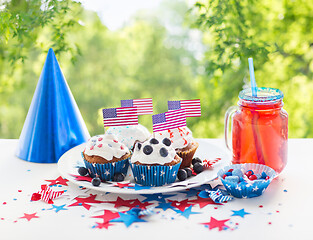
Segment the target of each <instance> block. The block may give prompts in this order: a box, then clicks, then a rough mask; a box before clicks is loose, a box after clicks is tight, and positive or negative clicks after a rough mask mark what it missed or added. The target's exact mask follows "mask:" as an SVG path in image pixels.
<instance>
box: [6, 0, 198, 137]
mask: <svg viewBox="0 0 313 240" xmlns="http://www.w3.org/2000/svg"><path fill="white" fill-rule="evenodd" d="M27 2H28V1H27ZM62 2H63V1H57V4H61V3H62ZM64 2H65V3H64V4H67V3H69V5H68V6H70V10H68V11H70V12H71V13H70V16H73V18H74V17H75V21H76V22H77V23H78V24H73V25H71V26H70V30H68V31H66V33H65V34H66V40H67V42H68V43H70V44H71V45H76V44H78V45H79V50H80V55H77V56H76V60H75V62H74V63H72V62H71V58H72V56H73V53H70V52H68V51H67V50H68V47H66V48H62V51H59V55H57V58H58V60H59V64H60V66H61V69H62V71H63V74H64V75H65V77H66V79H67V82H68V84H69V86H70V88H71V91H72V93H73V95H74V97H75V99H76V102H77V104H78V106H79V109H80V111H81V113H82V116H83V118H84V120H85V122H86V125H87V128H88V130H89V132H90V134H91V135H94V134H99V133H102V132H103V131H104V130H103V124H102V118H101V114H100V112H101V111H100V110H101V108H109V107H118V106H120V100H121V99H131V98H144V97H153V102H154V106H155V108H154V109H155V112H156V113H159V112H164V111H166V110H167V100H173V99H178V98H179V97H182V98H189V97H195V96H196V92H195V91H194V84H193V81H194V75H195V74H194V72H195V71H196V70H195V69H196V68H197V61H196V60H195V58H194V56H193V53H192V52H191V51H189V50H186V49H185V48H184V47H183V45H184V43H185V42H189V41H188V37H189V35H190V34H189V31H192V30H191V29H189V28H187V27H183V28H181V25H182V24H183V21H184V14H185V12H186V11H187V10H188V7H187V5H186V4H185V3H184V2H180V3H183V4H182V5H180V7H179V8H178V9H175V8H174V7H175V4H174V5H173V4H171V5H170V6H164V8H165V9H163V10H164V11H168V13H169V17H172V15H171V13H175V14H176V15H178V16H179V17H180V19H178V21H177V23H176V25H177V24H179V28H180V29H181V30H180V32H179V34H170V33H168V30H167V28H166V27H165V26H164V24H163V22H162V21H161V20H163V19H161V18H158V14H157V12H155V13H153V14H152V15H147V14H146V13H138V14H137V15H136V16H135V17H134V18H133V19H132V20H131V21H130V23H129V24H127V25H126V26H125V27H123V28H122V29H119V30H117V31H110V30H108V29H107V27H106V26H104V25H103V23H102V22H101V21H100V19H99V17H98V15H97V14H96V13H94V12H91V11H87V10H84V9H83V8H82V7H81V6H80V5H79V4H76V3H70V2H69V1H64ZM176 6H177V4H176ZM168 7H169V8H172V9H168ZM163 10H162V9H159V11H162V12H163ZM5 11H8V12H10V11H9V10H7V9H5ZM36 14H37V17H38V18H40V12H39V13H36ZM64 17H66V18H68V17H69V16H67V15H66V16H63V15H58V16H55V19H54V20H53V21H52V22H54V23H57V22H59V21H60V22H62V19H63V18H64ZM31 21H33V20H31ZM0 24H1V23H0ZM38 28H39V30H38V32H37V35H36V36H35V37H34V38H32V41H33V46H31V45H29V46H24V48H25V50H24V51H25V52H27V58H23V60H24V64H21V63H20V61H17V62H16V63H15V70H14V71H11V72H10V73H9V72H1V75H0V78H1V88H2V92H1V100H0V119H1V120H0V136H1V137H2V138H18V137H19V134H20V131H21V129H22V126H23V122H24V119H25V117H26V114H27V110H28V108H29V105H30V103H31V99H32V95H33V93H34V90H35V87H36V83H37V81H38V79H39V75H40V72H41V69H42V67H43V64H44V61H45V56H46V53H47V51H48V49H49V48H50V47H53V49H54V50H55V49H56V46H58V41H59V38H58V36H59V35H60V34H54V31H55V28H56V26H55V25H50V24H47V25H45V26H43V27H38ZM61 30H62V28H61ZM51 36H52V37H51ZM12 38H14V37H12ZM13 40H14V39H13ZM165 42H167V46H165V45H164V43H165ZM177 45H180V47H177ZM16 48H17V47H16V46H15V45H14V43H12V42H11V41H9V42H8V43H7V45H6V50H7V51H10V49H16ZM42 49H44V51H42ZM3 60H4V61H6V62H7V63H8V62H9V61H10V57H9V56H5V57H4V58H3ZM7 66H9V65H7ZM8 68H9V67H8ZM11 69H12V68H11ZM4 82H6V84H4ZM9 85H11V87H9ZM151 122H152V121H151V115H149V116H140V123H142V124H144V125H146V126H147V127H148V128H150V129H151V125H152V123H151Z"/></svg>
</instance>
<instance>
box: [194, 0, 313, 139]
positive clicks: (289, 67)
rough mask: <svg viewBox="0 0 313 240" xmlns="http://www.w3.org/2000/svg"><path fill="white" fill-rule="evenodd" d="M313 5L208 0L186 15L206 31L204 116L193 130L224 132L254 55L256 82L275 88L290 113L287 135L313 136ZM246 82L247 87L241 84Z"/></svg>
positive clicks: (201, 88) (200, 88)
mask: <svg viewBox="0 0 313 240" xmlns="http://www.w3.org/2000/svg"><path fill="white" fill-rule="evenodd" d="M312 12H313V5H312V2H311V1H310V0H301V1H287V0H285V1H278V0H275V1H272V0H264V1H257V0H207V1H201V2H197V3H196V4H195V6H194V7H193V8H192V9H191V10H190V12H189V14H191V15H196V20H195V21H194V24H193V26H194V27H197V28H199V29H201V31H202V32H203V33H204V36H203V39H204V44H206V45H207V46H208V50H207V52H206V54H205V63H204V64H205V65H206V72H207V76H205V77H203V76H201V77H198V85H197V92H198V94H199V97H200V98H201V100H203V102H204V103H205V104H203V105H202V106H203V109H202V110H203V112H204V114H205V115H204V118H203V117H202V118H201V119H200V121H199V122H198V123H196V124H195V126H194V128H195V129H194V131H196V133H197V134H199V135H200V134H201V135H202V136H207V137H215V136H218V135H221V133H222V132H223V125H224V124H223V118H224V113H225V111H226V110H227V108H228V107H229V106H230V105H232V104H233V105H234V104H236V101H237V99H238V97H237V96H238V92H239V91H240V90H241V89H242V88H243V87H248V86H249V72H248V58H249V57H253V59H254V66H255V76H256V81H257V84H258V86H266V87H274V88H279V89H281V90H282V91H283V93H284V102H285V106H284V108H285V109H286V110H287V112H288V113H289V137H313V121H312V119H313V110H312V107H310V106H312V105H313V95H312V94H311V93H312V90H313V81H312V77H313V61H312V60H313V32H312V29H313V21H312V20H313V15H312ZM244 85H246V86H244Z"/></svg>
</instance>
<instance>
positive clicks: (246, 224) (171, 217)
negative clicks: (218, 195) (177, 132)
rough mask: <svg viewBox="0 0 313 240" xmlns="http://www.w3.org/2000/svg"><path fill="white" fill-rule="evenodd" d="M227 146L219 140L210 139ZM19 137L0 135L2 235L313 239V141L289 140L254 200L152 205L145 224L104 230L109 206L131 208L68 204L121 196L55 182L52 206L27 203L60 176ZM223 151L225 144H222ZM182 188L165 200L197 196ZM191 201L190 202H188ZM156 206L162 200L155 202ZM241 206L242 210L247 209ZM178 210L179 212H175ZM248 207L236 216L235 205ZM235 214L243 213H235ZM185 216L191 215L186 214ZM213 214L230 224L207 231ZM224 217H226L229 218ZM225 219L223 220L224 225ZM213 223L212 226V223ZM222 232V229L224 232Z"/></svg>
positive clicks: (118, 225) (237, 208) (117, 224)
mask: <svg viewBox="0 0 313 240" xmlns="http://www.w3.org/2000/svg"><path fill="white" fill-rule="evenodd" d="M207 141H208V142H209V143H210V142H211V143H214V144H217V145H219V146H220V147H222V148H224V144H223V141H222V140H220V139H208V140H207ZM16 146H17V140H4V139H3V140H0V172H1V173H0V239H1V240H2V239H3V240H6V239H33V240H36V239H43V240H48V239H162V238H163V239H228V240H229V239H274V238H276V239H313V235H312V234H313V227H312V223H313V221H312V218H311V217H312V216H313V207H312V203H313V181H312V180H313V174H312V173H313V139H290V140H289V152H288V165H287V167H286V168H285V170H284V171H283V172H282V174H281V175H280V176H279V177H278V178H276V179H274V180H273V182H272V183H271V184H270V186H269V187H268V189H267V190H266V191H265V193H264V194H263V195H262V196H260V197H257V198H252V199H234V200H233V201H229V202H227V203H225V204H224V205H213V204H208V205H206V206H204V207H202V208H200V206H199V205H198V204H196V205H193V206H192V207H191V211H192V213H197V214H190V216H189V217H188V216H184V215H183V214H181V212H179V211H178V209H177V208H174V209H167V210H162V209H160V208H158V209H155V211H156V212H157V214H154V215H151V216H146V217H143V218H142V219H144V220H146V222H134V223H133V224H131V225H130V226H129V227H126V225H125V224H124V223H123V222H111V223H110V224H111V225H110V226H107V229H106V228H105V227H103V228H100V227H99V226H100V225H99V224H97V223H101V221H102V219H100V218H94V216H97V215H102V214H103V213H104V209H108V210H111V211H114V212H117V211H118V212H120V213H121V212H123V211H127V210H128V209H129V208H127V207H119V208H114V204H112V203H101V204H95V203H90V205H91V207H90V209H89V210H88V209H87V208H85V207H84V206H82V205H78V206H70V205H71V204H73V203H75V202H76V200H75V198H76V197H83V198H84V197H89V196H91V195H90V194H92V196H93V195H95V194H96V197H95V199H96V200H99V201H115V200H116V199H117V197H118V196H117V195H116V194H112V193H109V194H105V193H102V192H97V191H93V190H89V191H88V189H82V188H79V187H78V186H77V185H75V184H72V183H70V182H67V184H68V186H64V185H62V184H61V185H60V184H59V185H57V186H53V187H52V188H53V189H54V190H55V191H60V190H66V192H65V194H64V195H63V196H61V197H60V198H57V199H55V200H54V205H52V204H47V203H45V202H43V201H36V202H35V201H30V199H31V196H32V194H33V193H34V192H37V191H38V190H40V186H41V185H42V184H50V183H51V182H49V181H46V180H55V179H57V178H58V177H59V176H60V173H59V172H58V169H57V164H37V163H30V162H26V161H23V160H20V159H18V158H17V157H15V155H14V152H15V148H16ZM225 151H226V150H225ZM189 194H190V196H188V195H187V192H186V193H177V194H175V195H174V196H171V197H169V198H166V202H170V201H169V200H172V201H179V202H181V201H184V200H186V199H188V201H187V202H192V200H194V199H196V196H192V192H189ZM119 197H121V198H123V199H124V200H127V199H138V200H139V201H141V202H144V200H145V199H146V197H144V196H142V195H123V196H119ZM185 202H186V201H185ZM149 203H152V205H150V206H149V207H151V206H157V205H158V202H157V201H150V202H149ZM242 209H243V210H242ZM175 210H176V211H175ZM240 210H241V212H240V213H242V212H243V211H244V212H245V213H249V214H244V215H242V216H238V215H237V216H236V214H235V213H236V211H240ZM237 213H238V212H237ZM239 215H240V214H239ZM187 217H188V218H187ZM212 219H213V221H214V219H216V220H217V221H223V220H225V222H224V224H225V225H226V226H228V228H221V229H219V228H218V227H215V228H212V229H210V227H209V226H210V224H203V223H208V222H210V221H211V224H213V223H212ZM226 220H227V221H226ZM222 225H223V224H222ZM211 227H213V225H211ZM219 230H221V231H219Z"/></svg>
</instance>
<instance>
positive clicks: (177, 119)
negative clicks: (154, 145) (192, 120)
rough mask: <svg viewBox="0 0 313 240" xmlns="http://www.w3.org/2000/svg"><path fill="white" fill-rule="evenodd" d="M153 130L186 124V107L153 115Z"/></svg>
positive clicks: (162, 129)
mask: <svg viewBox="0 0 313 240" xmlns="http://www.w3.org/2000/svg"><path fill="white" fill-rule="evenodd" d="M152 124H153V132H159V131H164V130H168V129H173V128H178V127H185V126H186V111H185V109H179V110H173V111H169V112H165V113H159V114H155V115H152Z"/></svg>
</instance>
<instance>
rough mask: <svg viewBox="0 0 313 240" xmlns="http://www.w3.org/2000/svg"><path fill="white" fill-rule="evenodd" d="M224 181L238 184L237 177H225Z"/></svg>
mask: <svg viewBox="0 0 313 240" xmlns="http://www.w3.org/2000/svg"><path fill="white" fill-rule="evenodd" d="M225 181H229V182H235V183H238V182H239V177H238V176H227V177H225Z"/></svg>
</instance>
